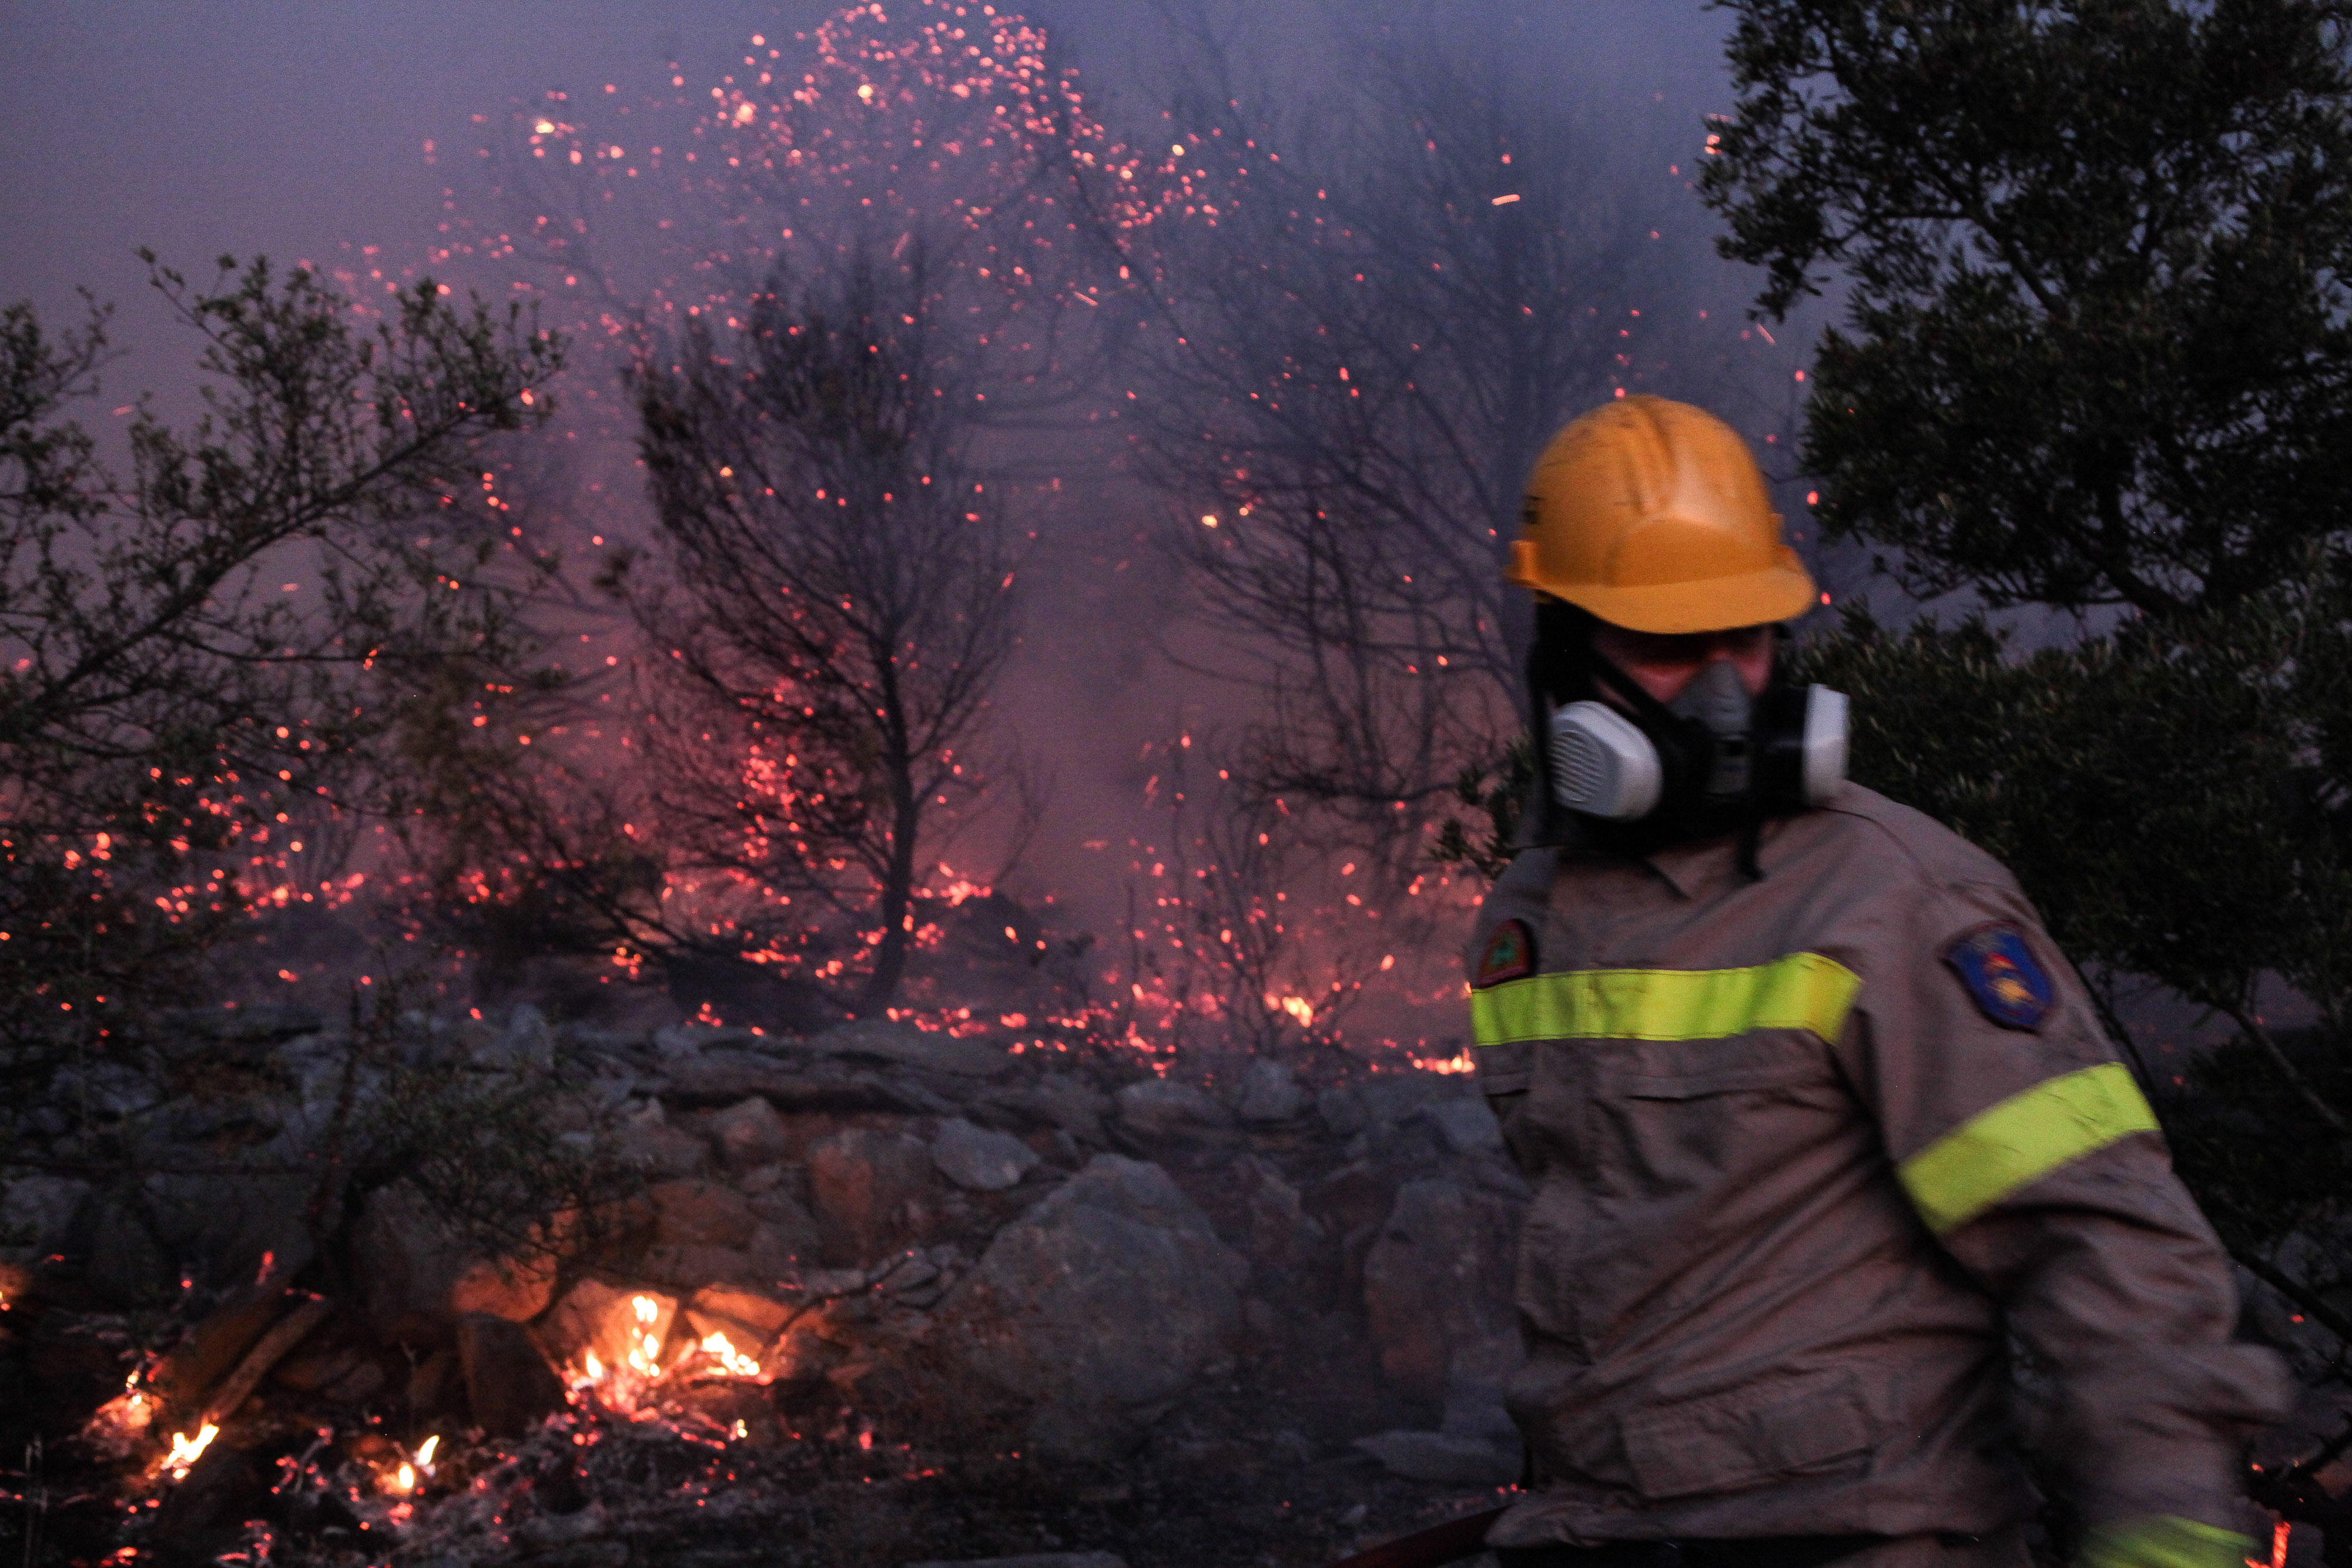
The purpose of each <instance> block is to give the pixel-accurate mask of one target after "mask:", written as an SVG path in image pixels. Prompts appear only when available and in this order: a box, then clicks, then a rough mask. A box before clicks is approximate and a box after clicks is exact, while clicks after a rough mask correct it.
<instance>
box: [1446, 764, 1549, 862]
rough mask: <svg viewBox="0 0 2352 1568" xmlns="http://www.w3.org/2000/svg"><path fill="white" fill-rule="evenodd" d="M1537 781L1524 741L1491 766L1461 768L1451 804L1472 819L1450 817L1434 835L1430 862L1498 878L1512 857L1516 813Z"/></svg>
mask: <svg viewBox="0 0 2352 1568" xmlns="http://www.w3.org/2000/svg"><path fill="white" fill-rule="evenodd" d="M1535 779H1536V755H1535V748H1534V747H1532V746H1530V745H1528V738H1527V737H1525V736H1521V737H1518V738H1517V739H1516V740H1513V741H1512V742H1511V743H1510V744H1509V745H1507V746H1506V747H1503V749H1502V751H1501V752H1500V753H1499V754H1498V755H1496V757H1495V758H1492V759H1490V760H1489V761H1486V762H1485V763H1479V764H1474V765H1472V766H1471V767H1468V768H1464V769H1463V770H1462V772H1461V775H1460V777H1458V778H1456V779H1454V799H1455V800H1458V801H1459V802H1461V804H1463V805H1464V806H1465V807H1467V808H1469V810H1471V811H1472V812H1474V813H1475V817H1471V818H1464V817H1448V818H1447V819H1446V820H1445V822H1444V826H1442V827H1440V828H1439V829H1438V831H1437V844H1436V847H1435V848H1434V849H1433V850H1432V851H1431V858H1432V859H1433V860H1435V861H1436V862H1437V863H1438V864H1440V865H1458V866H1470V867H1475V868H1476V869H1477V870H1479V871H1482V872H1484V873H1486V875H1488V876H1500V875H1502V874H1503V868H1504V867H1505V866H1507V865H1509V864H1510V863H1511V856H1512V854H1513V853H1514V852H1515V851H1514V850H1513V848H1512V841H1513V840H1514V839H1516V838H1517V836H1518V831H1519V810H1520V808H1521V806H1522V804H1523V803H1524V802H1525V801H1526V800H1527V798H1528V790H1529V789H1532V788H1533V787H1534V785H1535Z"/></svg>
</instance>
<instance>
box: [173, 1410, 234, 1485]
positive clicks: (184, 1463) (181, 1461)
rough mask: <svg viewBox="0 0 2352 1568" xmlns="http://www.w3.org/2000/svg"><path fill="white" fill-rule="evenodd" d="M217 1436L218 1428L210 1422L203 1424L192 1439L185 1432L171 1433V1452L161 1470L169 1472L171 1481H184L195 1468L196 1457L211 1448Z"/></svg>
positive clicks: (218, 1433)
mask: <svg viewBox="0 0 2352 1568" xmlns="http://www.w3.org/2000/svg"><path fill="white" fill-rule="evenodd" d="M219 1436H220V1428H219V1427H216V1426H215V1425H214V1424H213V1423H212V1422H210V1421H207V1422H205V1424H204V1426H203V1427H201V1428H200V1429H199V1430H198V1431H197V1433H196V1435H195V1436H194V1437H189V1436H188V1435H187V1434H186V1433H185V1432H174V1433H173V1434H172V1452H171V1455H170V1457H169V1458H166V1459H164V1461H163V1469H166V1470H168V1471H169V1472H171V1477H172V1479H173V1480H175V1481H177V1480H185V1479H187V1476H188V1471H189V1470H190V1469H194V1466H195V1462H196V1458H197V1456H199V1455H201V1454H202V1453H203V1452H204V1451H205V1449H206V1448H211V1447H212V1444H213V1439H214V1438H215V1437H219Z"/></svg>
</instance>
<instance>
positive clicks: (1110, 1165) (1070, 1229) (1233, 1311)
mask: <svg viewBox="0 0 2352 1568" xmlns="http://www.w3.org/2000/svg"><path fill="white" fill-rule="evenodd" d="M1248 1272H1249V1266H1248V1265H1247V1264H1246V1263H1244V1261H1243V1260H1241V1259H1240V1258H1239V1257H1237V1256H1235V1255H1234V1253H1233V1252H1232V1251H1231V1250H1229V1249H1227V1248H1226V1247H1225V1246H1224V1245H1223V1243H1222V1242H1220V1241H1219V1240H1218V1239H1217V1237H1216V1233H1215V1231H1213V1229H1212V1228H1210V1225H1209V1221H1208V1218H1207V1217H1206V1216H1205V1215H1203V1214H1202V1212H1201V1211H1200V1209H1199V1208H1197V1207H1194V1206H1193V1204H1192V1200H1191V1199H1190V1198H1187V1197H1185V1196H1184V1194H1183V1193H1182V1192H1181V1190H1179V1189H1178V1187H1177V1186H1176V1184H1175V1183H1174V1182H1173V1181H1171V1180H1170V1179H1169V1176H1168V1173H1167V1172H1165V1171H1163V1170H1161V1169H1160V1167H1159V1166H1154V1165H1148V1164H1145V1163H1143V1162H1141V1161H1139V1160H1130V1159H1124V1158H1121V1157H1120V1156H1118V1155H1098V1156H1097V1157H1096V1158H1095V1159H1094V1160H1093V1161H1092V1162H1091V1163H1089V1164H1088V1165H1087V1167H1086V1168H1085V1169H1084V1170H1082V1171H1080V1172H1079V1173H1078V1174H1077V1175H1076V1176H1074V1177H1072V1178H1071V1179H1070V1181H1069V1182H1067V1183H1066V1185H1064V1186H1061V1187H1060V1188H1058V1189H1056V1190H1055V1192H1053V1193H1051V1194H1050V1195H1048V1196H1047V1197H1045V1199H1044V1200H1043V1201H1042V1202H1040V1203H1039V1204H1038V1205H1037V1206H1036V1207H1034V1208H1033V1209H1031V1210H1030V1211H1029V1212H1028V1213H1027V1214H1026V1215H1024V1216H1023V1217H1022V1218H1020V1219H1018V1220H1015V1221H1014V1222H1013V1224H1011V1225H1008V1226H1006V1227H1005V1228H1003V1230H1001V1231H999V1232H998V1233H997V1236H996V1239H995V1240H994V1241H993V1242H992V1244H991V1245H990V1247H989V1249H988V1251H987V1252H986V1253H985V1254H984V1255H983V1256H982V1259H981V1260H980V1262H979V1265H978V1266H977V1267H976V1268H974V1269H973V1270H972V1271H971V1274H969V1275H967V1276H966V1277H965V1279H964V1280H963V1281H962V1282H961V1284H960V1285H958V1287H957V1288H956V1289H955V1290H954V1291H952V1292H950V1295H949V1297H948V1299H947V1301H945V1302H944V1303H943V1304H942V1305H941V1306H940V1309H939V1318H940V1332H939V1333H938V1336H937V1338H938V1342H939V1343H940V1344H942V1345H943V1346H944V1347H946V1349H947V1351H948V1354H949V1355H950V1358H951V1359H952V1360H953V1361H954V1362H955V1363H956V1364H958V1365H960V1366H961V1368H962V1369H963V1370H964V1371H965V1372H966V1373H967V1374H969V1375H972V1376H975V1377H977V1378H979V1379H981V1380H982V1381H983V1382H984V1383H986V1384H987V1385H991V1386H992V1387H993V1388H995V1389H997V1390H1001V1391H1002V1392H1003V1393H1005V1394H1010V1395H1012V1396H1014V1397H1015V1398H1016V1399H1018V1400H1020V1401H1022V1402H1023V1403H1024V1404H1025V1405H1026V1406H1027V1407H1028V1409H1029V1412H1030V1416H1029V1422H1028V1427H1029V1430H1028V1441H1029V1444H1030V1446H1031V1447H1033V1448H1035V1449H1036V1450H1037V1451H1038V1452H1040V1453H1043V1454H1046V1455H1048V1456H1052V1457H1058V1458H1102V1457H1105V1456H1109V1455H1117V1454H1118V1453H1121V1452H1123V1451H1125V1450H1126V1449H1127V1448H1130V1447H1131V1446H1132V1445H1133V1444H1134V1443H1135V1442H1136V1441H1138V1440H1139V1438H1140V1437H1141V1435H1142V1433H1143V1431H1144V1429H1145V1428H1146V1427H1149V1425H1150V1423H1151V1422H1152V1421H1153V1420H1155V1419H1157V1418H1158V1417H1159V1416H1160V1414H1162V1413H1163V1412H1164V1411H1165V1410H1166V1409H1167V1408H1168V1406H1171V1404H1173V1403H1174V1402H1175V1401H1176V1400H1177V1399H1178V1398H1180V1397H1181V1396H1182V1395H1183V1394H1184V1392H1185V1391H1186V1390H1187V1389H1189V1388H1191V1387H1192V1385H1194V1383H1195V1382H1197V1381H1198V1380H1199V1379H1200V1378H1201V1377H1202V1375H1203V1373H1204V1372H1205V1371H1207V1370H1209V1369H1210V1368H1212V1367H1213V1366H1214V1365H1216V1364H1219V1363H1222V1362H1223V1361H1225V1359H1226V1358H1227V1357H1228V1356H1229V1354H1230V1353H1231V1349H1232V1345H1233V1341H1234V1335H1235V1333H1236V1332H1237V1331H1238V1328H1239V1326H1240V1322H1241V1298H1240V1295H1239V1291H1240V1287H1241V1285H1242V1283H1243V1281H1244V1280H1245V1279H1246V1278H1247V1277H1248Z"/></svg>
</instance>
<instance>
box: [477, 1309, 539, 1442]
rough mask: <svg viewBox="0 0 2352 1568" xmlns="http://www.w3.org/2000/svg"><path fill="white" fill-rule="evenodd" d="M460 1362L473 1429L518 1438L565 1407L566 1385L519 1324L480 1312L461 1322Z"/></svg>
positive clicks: (498, 1435)
mask: <svg viewBox="0 0 2352 1568" xmlns="http://www.w3.org/2000/svg"><path fill="white" fill-rule="evenodd" d="M457 1363H458V1366H459V1369H460V1370H461V1371H462V1372H463V1373H464V1375H465V1379H466V1404H467V1407H468V1408H469V1409H471V1410H472V1411H473V1414H474V1425H476V1426H477V1427H481V1428H482V1429H483V1430H484V1431H486V1432H488V1433H489V1434H490V1435H491V1436H493V1437H520V1436H522V1434H523V1433H525V1432H527V1431H529V1430H530V1428H531V1427H534V1426H536V1425H538V1423H539V1422H540V1421H541V1420H542V1419H544V1418H545V1417H547V1416H551V1415H553V1414H554V1413H555V1412H556V1411H558V1410H561V1409H562V1408H563V1380H562V1378H559V1377H558V1376H556V1375H555V1371H554V1369H553V1368H552V1367H551V1366H549V1365H548V1364H547V1358H546V1357H545V1356H544V1355H542V1354H540V1350H539V1347H538V1346H537V1345H535V1344H533V1343H531V1339H530V1333H528V1332H527V1331H525V1330H524V1328H523V1327H522V1325H521V1324H520V1323H514V1322H508V1321H507V1320H506V1319H504V1318H494V1317H490V1316H488V1315H487V1314H485V1313H481V1312H471V1313H468V1314H467V1315H466V1316H465V1317H463V1318H460V1319H459V1320H458V1321H457Z"/></svg>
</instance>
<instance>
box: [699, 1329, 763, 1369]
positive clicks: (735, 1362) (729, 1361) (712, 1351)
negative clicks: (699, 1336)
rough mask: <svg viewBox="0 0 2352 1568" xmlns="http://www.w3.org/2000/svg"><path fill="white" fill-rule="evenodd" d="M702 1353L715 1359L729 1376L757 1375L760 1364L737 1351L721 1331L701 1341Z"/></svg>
mask: <svg viewBox="0 0 2352 1568" xmlns="http://www.w3.org/2000/svg"><path fill="white" fill-rule="evenodd" d="M702 1354H705V1355H708V1356H709V1357H711V1358H712V1359H713V1360H715V1361H717V1362H718V1363H719V1365H720V1366H721V1367H723V1368H725V1369H726V1372H727V1375H729V1376H730V1377H757V1376H759V1375H760V1364H759V1363H758V1362H756V1361H753V1360H752V1359H751V1357H750V1356H748V1355H745V1354H741V1353H740V1352H739V1351H738V1350H737V1349H736V1348H735V1347H734V1346H733V1345H732V1344H730V1343H728V1340H727V1336H726V1335H725V1334H723V1333H713V1334H710V1335H709V1336H708V1337H707V1338H705V1339H704V1340H703V1342H702Z"/></svg>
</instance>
